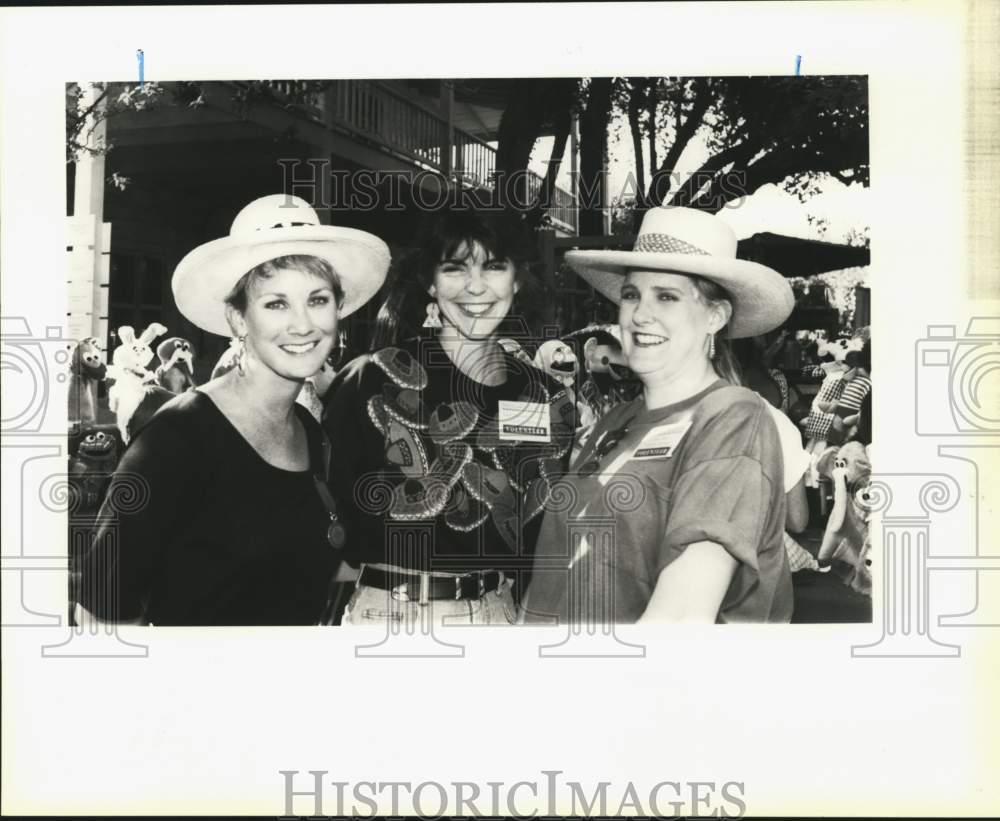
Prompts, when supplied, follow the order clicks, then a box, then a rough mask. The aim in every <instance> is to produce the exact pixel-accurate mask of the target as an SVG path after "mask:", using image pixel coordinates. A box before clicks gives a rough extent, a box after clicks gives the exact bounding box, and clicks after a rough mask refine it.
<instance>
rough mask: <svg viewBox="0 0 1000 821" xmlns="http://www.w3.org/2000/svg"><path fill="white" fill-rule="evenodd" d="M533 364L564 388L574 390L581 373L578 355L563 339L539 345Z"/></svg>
mask: <svg viewBox="0 0 1000 821" xmlns="http://www.w3.org/2000/svg"><path fill="white" fill-rule="evenodd" d="M533 362H534V365H535V367H536V368H538V369H539V370H542V371H545V373H547V374H548V375H549V376H551V377H552V378H553V379H555V380H556V382H558V383H559V384H560V385H562V386H563V387H564V388H569V389H572V388H573V387H574V386H575V385H576V376H577V373H578V372H579V364H578V363H577V360H576V354H575V353H573V349H572V348H571V347H570V346H569V345H567V344H566V343H565V342H563V341H562V340H561V339H549V340H547V341H545V342H543V343H542V344H541V345H539V346H538V352H537V353H536V354H535V358H534V360H533Z"/></svg>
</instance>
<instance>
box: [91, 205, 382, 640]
mask: <svg viewBox="0 0 1000 821" xmlns="http://www.w3.org/2000/svg"><path fill="white" fill-rule="evenodd" d="M388 266H389V250H388V248H387V247H386V245H385V243H383V242H382V241H381V240H380V239H378V238H377V237H374V236H372V235H371V234H368V233H365V232H363V231H356V230H353V229H350V228H337V227H333V226H327V225H321V224H320V222H319V219H318V218H317V216H316V214H315V212H314V211H313V210H312V208H310V207H309V206H308V204H307V203H305V202H304V201H303V200H301V199H299V198H297V197H291V196H284V195H280V194H279V195H273V196H267V197H262V198H260V199H258V200H255V201H254V202H252V203H250V204H249V205H248V206H247V207H246V208H244V209H243V210H242V211H241V212H240V213H239V214H238V215H237V217H236V219H235V221H234V222H233V225H232V229H231V231H230V234H229V236H228V237H223V238H222V239H217V240H213V241H212V242H209V243H206V244H204V245H201V246H199V247H198V248H195V249H194V250H193V251H191V253H189V254H188V255H187V256H186V257H185V258H184V259H183V260H181V262H180V264H179V265H178V266H177V270H176V271H175V272H174V277H173V291H174V297H175V300H176V303H177V307H178V309H179V310H180V311H181V313H182V314H184V316H185V317H187V318H188V319H189V320H190V321H191V322H193V323H194V324H195V325H197V326H198V327H200V328H203V329H204V330H206V331H209V332H211V333H214V334H219V335H220V336H230V335H232V336H234V337H236V338H237V339H238V340H239V354H238V360H239V361H238V366H237V367H236V368H234V369H233V370H232V371H230V372H228V373H226V374H224V375H222V376H220V377H218V378H216V379H213V380H212V381H210V382H208V383H207V384H205V385H202V386H200V387H199V388H197V389H196V390H193V391H189V392H187V393H185V394H182V395H180V396H178V397H177V398H176V399H173V400H171V401H170V402H168V403H167V404H166V405H164V406H163V407H162V408H161V409H160V410H159V411H158V412H157V414H156V415H155V416H153V417H152V418H151V419H150V421H149V422H148V423H147V424H146V425H145V426H144V427H143V428H142V429H141V431H140V432H139V434H138V436H136V437H135V439H134V440H133V442H132V444H131V445H130V447H129V449H128V451H127V452H126V453H125V455H124V457H123V458H122V461H121V463H120V465H119V468H118V471H117V472H116V475H115V477H114V479H113V480H112V485H111V489H110V490H109V493H108V498H109V499H111V498H114V496H115V492H116V483H119V484H123V485H124V484H127V483H128V482H129V481H132V482H133V484H134V483H135V479H136V477H138V478H139V480H141V481H140V483H139V484H140V486H141V493H142V494H143V496H144V497H145V498H144V499H143V500H142V501H143V502H144V503H143V504H137V505H134V506H133V507H134V508H136V509H135V510H134V512H130V513H127V514H124V513H122V514H119V516H118V518H117V520H115V521H114V522H111V523H109V524H107V525H102V528H101V530H100V531H99V533H98V534H97V537H96V539H95V542H94V545H93V547H92V549H91V551H90V554H89V556H88V557H87V560H86V561H85V562H84V563H83V568H82V584H81V587H80V590H79V595H78V597H77V601H78V602H79V603H80V604H81V605H82V606H83V607H84V608H86V610H87V611H89V612H90V613H91V614H93V615H95V616H97V617H98V618H101V619H105V620H108V619H110V620H135V619H141V620H143V621H149V622H152V623H154V624H271V625H277V624H311V623H316V622H317V621H318V620H319V619H320V617H321V615H322V614H323V610H324V606H325V605H326V602H327V595H328V589H329V582H330V580H331V578H332V576H333V574H334V571H335V570H336V566H337V564H338V562H339V558H338V550H337V548H339V547H342V546H343V545H342V541H343V531H342V529H341V528H339V526H338V525H337V523H336V521H335V518H334V517H335V513H331V509H330V503H331V501H332V500H330V499H329V493H328V492H327V491H326V489H325V485H324V484H323V482H322V481H320V479H319V477H320V476H323V475H324V474H325V471H326V466H325V463H324V455H325V451H326V449H325V448H324V447H323V434H322V431H321V429H320V428H319V425H318V424H317V422H316V421H315V420H314V419H313V418H312V416H311V415H310V414H309V413H308V411H306V409H305V408H303V407H302V406H301V405H298V404H296V402H295V399H296V396H297V395H298V393H299V391H300V389H301V387H302V384H303V382H304V380H305V379H306V378H307V377H309V376H311V375H312V374H314V373H316V372H317V371H318V370H319V369H320V367H321V366H322V364H323V362H324V360H325V359H326V358H327V356H328V355H329V354H330V351H331V349H332V348H333V346H334V343H335V340H336V339H337V324H338V321H339V320H340V319H342V318H343V317H345V316H347V315H348V314H350V313H352V312H353V311H356V310H357V309H358V308H360V307H361V306H362V305H364V304H365V303H366V302H367V301H368V300H369V299H371V297H372V296H374V294H375V293H376V291H377V290H378V289H379V287H380V286H381V284H382V282H383V280H384V279H385V274H386V271H387V269H388ZM324 478H325V477H324ZM109 512H110V511H109Z"/></svg>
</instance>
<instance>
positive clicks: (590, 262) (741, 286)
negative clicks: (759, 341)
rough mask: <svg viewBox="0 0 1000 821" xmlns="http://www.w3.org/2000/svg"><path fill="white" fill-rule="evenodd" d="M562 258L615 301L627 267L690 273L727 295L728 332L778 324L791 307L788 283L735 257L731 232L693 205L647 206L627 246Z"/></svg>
mask: <svg viewBox="0 0 1000 821" xmlns="http://www.w3.org/2000/svg"><path fill="white" fill-rule="evenodd" d="M566 262H567V263H568V264H569V265H570V266H571V267H572V268H573V270H574V271H576V272H577V273H578V274H579V275H580V276H581V277H583V278H584V279H585V280H586V281H587V282H589V283H590V284H591V285H592V286H593V287H594V288H595V289H596V290H597V291H599V292H600V293H602V294H604V296H606V297H607V298H608V299H610V300H611V301H612V302H614V303H615V304H616V305H617V304H619V303H620V302H621V287H622V278H623V277H624V276H625V274H627V273H628V271H629V269H632V268H637V269H641V270H644V271H668V272H673V273H678V274H693V275H696V276H700V277H703V278H705V279H710V280H712V282H715V283H717V284H718V285H720V286H721V287H722V288H723V289H725V291H726V293H727V294H728V295H729V298H730V301H731V302H732V305H733V315H732V318H731V319H730V320H729V337H730V338H731V339H738V338H740V337H745V336H757V335H758V334H762V333H766V332H767V331H770V330H772V329H773V328H776V327H778V326H779V325H780V324H781V323H782V322H784V321H785V320H786V319H787V318H788V315H789V314H790V313H791V312H792V308H793V307H795V298H794V297H793V295H792V289H791V286H790V285H789V284H788V282H787V281H786V280H785V278H784V277H783V276H781V274H779V273H778V272H777V271H773V270H772V269H770V268H768V267H767V266H765V265H760V264H759V263H756V262H748V261H746V260H742V259H736V234H734V233H733V230H732V229H731V228H730V227H729V226H728V225H726V224H725V223H724V222H723V221H722V220H721V219H719V218H718V217H716V216H714V215H712V214H706V213H705V212H704V211H697V210H695V209H693V208H678V207H670V206H662V207H659V208H651V209H649V211H647V212H646V216H645V217H644V218H643V220H642V227H641V228H640V229H639V234H638V236H636V238H635V245H634V246H633V248H632V250H631V251H568V252H567V253H566Z"/></svg>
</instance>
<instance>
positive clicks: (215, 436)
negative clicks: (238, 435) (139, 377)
mask: <svg viewBox="0 0 1000 821" xmlns="http://www.w3.org/2000/svg"><path fill="white" fill-rule="evenodd" d="M219 421H220V419H219V412H218V411H217V410H216V409H215V408H213V407H212V400H211V399H210V398H209V397H208V396H206V395H205V394H204V393H202V392H201V391H197V390H189V391H185V392H184V393H182V394H178V395H177V396H175V397H174V398H173V399H170V400H169V401H168V402H166V403H164V404H163V405H161V406H160V407H159V408H158V409H157V410H156V412H155V413H154V414H153V415H152V416H151V417H150V418H149V419H148V420H147V421H146V422H145V423H144V424H143V425H142V426H141V427H140V428H139V429H138V430H137V431H135V432H134V433H133V436H132V439H131V442H130V443H129V446H128V448H127V449H126V452H125V455H123V457H122V458H123V460H124V459H126V456H128V457H129V458H128V460H127V463H128V464H131V463H132V462H133V461H134V460H135V459H140V460H146V459H148V458H151V457H154V456H155V458H156V459H157V460H163V461H167V462H171V463H174V462H185V463H187V462H190V461H191V460H192V458H193V457H194V456H195V455H196V456H197V458H198V459H199V460H201V461H205V460H204V456H205V453H206V449H207V448H209V447H212V446H214V445H215V444H217V443H218V442H220V441H221V440H222V439H223V435H222V434H223V431H220V425H219Z"/></svg>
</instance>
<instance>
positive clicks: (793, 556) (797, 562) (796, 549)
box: [784, 533, 819, 573]
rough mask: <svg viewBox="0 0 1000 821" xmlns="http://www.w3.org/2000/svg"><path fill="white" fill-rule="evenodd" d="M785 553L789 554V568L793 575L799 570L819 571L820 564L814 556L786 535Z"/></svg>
mask: <svg viewBox="0 0 1000 821" xmlns="http://www.w3.org/2000/svg"><path fill="white" fill-rule="evenodd" d="M784 541H785V553H787V554H788V566H789V567H790V568H791V569H792V572H793V573H796V572H798V571H799V570H819V563H818V562H817V561H816V559H815V558H814V557H813V554H812V553H810V552H809V551H808V550H806V549H805V548H804V547H803V546H802V545H800V544H799V543H798V542H797V541H795V539H793V538H792V537H791V536H789V535H788V533H785V534H784Z"/></svg>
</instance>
